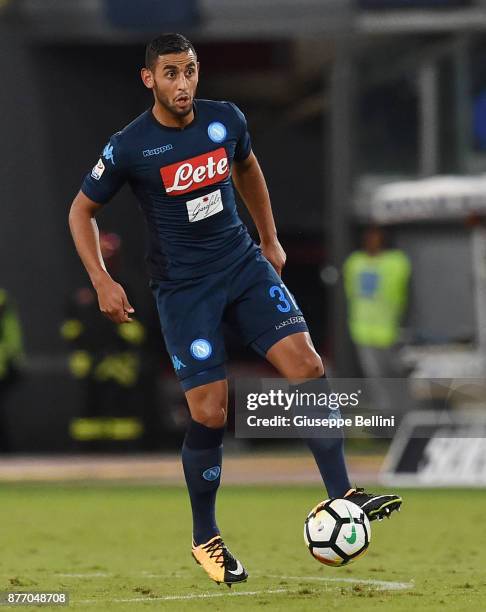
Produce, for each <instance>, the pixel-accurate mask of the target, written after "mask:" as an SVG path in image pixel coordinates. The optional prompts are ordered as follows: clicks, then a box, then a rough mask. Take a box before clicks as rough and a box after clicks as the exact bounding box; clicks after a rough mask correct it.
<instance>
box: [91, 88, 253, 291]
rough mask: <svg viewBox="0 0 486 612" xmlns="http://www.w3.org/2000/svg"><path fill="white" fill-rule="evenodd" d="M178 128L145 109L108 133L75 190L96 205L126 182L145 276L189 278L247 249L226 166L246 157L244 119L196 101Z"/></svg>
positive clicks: (224, 106) (224, 105)
mask: <svg viewBox="0 0 486 612" xmlns="http://www.w3.org/2000/svg"><path fill="white" fill-rule="evenodd" d="M194 113H195V116H194V120H193V121H192V122H191V123H190V124H189V125H188V126H186V127H185V128H183V129H180V128H173V127H165V126H164V125H162V124H161V123H159V122H158V121H157V120H156V118H155V117H154V115H153V114H152V111H151V110H150V109H149V110H147V111H146V112H144V113H142V114H141V115H140V116H139V117H137V118H136V119H135V120H134V121H132V123H130V124H129V125H128V126H126V127H125V128H124V129H123V130H121V131H120V132H117V133H116V134H114V135H113V136H112V137H111V138H110V141H109V143H108V144H107V145H106V146H105V148H104V150H103V152H102V154H101V157H100V159H99V161H98V163H97V164H96V166H95V167H94V168H93V170H92V171H91V173H90V174H88V175H87V176H86V177H85V179H84V181H83V184H82V186H81V191H82V192H83V193H84V194H85V195H86V196H87V197H88V198H90V199H91V200H93V201H94V202H97V203H99V204H104V203H105V202H108V200H110V198H112V197H113V196H114V195H115V193H116V192H117V191H118V190H119V189H120V188H121V186H122V185H123V184H124V183H128V184H129V185H130V187H131V189H132V191H133V193H134V194H135V196H136V198H137V199H138V201H139V203H140V206H141V208H142V210H143V212H144V214H145V218H146V221H147V225H148V230H149V240H150V243H149V252H148V262H149V269H150V275H151V277H152V278H154V279H157V280H166V279H168V280H179V279H190V278H196V277H200V276H204V275H205V274H209V273H212V272H217V271H218V270H222V269H224V268H226V266H228V265H229V264H231V263H232V262H233V261H235V260H236V259H238V258H239V257H241V256H242V255H244V254H245V253H246V252H247V251H248V250H249V249H250V248H251V247H252V245H253V241H252V239H251V238H250V236H249V234H248V231H247V229H246V227H245V226H244V225H243V223H242V221H241V219H240V218H239V216H238V212H237V210H236V202H235V194H234V190H233V185H232V182H231V165H232V163H233V161H242V160H244V159H246V158H247V157H248V155H249V154H250V152H251V142H250V136H249V134H248V130H247V125H246V119H245V116H244V115H243V113H242V112H241V111H240V110H239V109H238V107H237V106H235V105H234V104H232V103H231V102H214V101H211V100H196V101H195V103H194Z"/></svg>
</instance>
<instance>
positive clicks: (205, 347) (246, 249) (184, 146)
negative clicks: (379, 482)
mask: <svg viewBox="0 0 486 612" xmlns="http://www.w3.org/2000/svg"><path fill="white" fill-rule="evenodd" d="M198 77H199V62H198V61H197V55H196V51H195V49H194V46H193V45H192V43H191V42H190V41H189V40H187V39H186V38H185V37H184V36H182V35H180V34H164V35H161V36H159V37H157V38H155V39H154V40H153V41H151V42H150V43H149V44H148V45H147V48H146V55H145V66H144V67H143V68H142V70H141V78H142V81H143V84H144V85H145V87H147V88H148V89H149V90H151V92H152V94H153V106H152V107H151V108H149V109H148V110H146V111H145V112H143V113H142V114H141V115H139V117H137V118H136V119H134V120H133V121H132V122H131V123H130V124H129V125H127V126H126V127H125V128H124V129H122V130H121V131H120V132H117V133H116V134H114V135H113V136H112V137H111V139H110V141H109V142H108V143H107V145H106V146H105V148H104V149H103V151H102V153H101V157H100V158H99V160H98V162H97V163H96V165H95V166H94V167H93V169H92V171H91V173H89V174H87V175H86V178H85V180H84V182H83V184H82V186H81V190H80V191H79V193H78V194H77V196H76V197H75V199H74V201H73V204H72V206H71V210H70V214H69V222H70V227H71V232H72V235H73V238H74V242H75V244H76V248H77V250H78V253H79V255H80V257H81V260H82V261H83V263H84V266H85V268H86V270H87V272H88V274H89V276H90V278H91V281H92V283H93V286H94V287H95V288H96V291H97V293H98V299H99V305H100V310H101V311H102V312H104V313H106V314H107V315H108V316H109V317H110V318H111V319H112V321H114V322H115V323H123V322H126V321H130V320H131V317H132V315H133V313H134V308H133V307H132V306H131V304H130V302H129V300H128V298H127V295H126V292H125V290H124V288H123V287H122V286H121V285H120V284H119V283H117V282H115V281H114V280H113V279H112V278H111V276H110V275H109V274H108V272H107V270H106V269H105V265H104V263H103V259H102V258H101V257H100V251H99V248H98V234H97V230H96V221H95V216H96V214H97V213H98V212H99V211H100V209H101V208H102V207H103V205H104V204H106V203H107V202H108V201H109V200H110V199H111V198H112V197H113V196H114V195H115V194H116V193H117V191H118V190H119V189H120V188H121V186H122V185H123V184H124V183H126V182H128V183H129V184H130V186H131V188H132V190H133V192H134V194H135V195H136V197H137V199H138V200H139V203H140V205H141V208H142V211H143V212H144V213H145V216H146V220H147V224H148V228H149V234H150V251H149V257H148V262H149V265H150V273H151V288H152V291H153V294H154V297H155V299H156V302H157V308H158V312H159V316H160V323H161V327H162V331H163V334H164V338H165V342H166V346H167V350H168V352H169V354H170V356H171V359H172V362H173V365H174V370H175V373H176V376H177V377H178V379H179V381H180V383H181V386H182V388H183V389H184V391H185V394H186V399H187V402H188V405H189V410H190V413H191V421H190V423H189V427H188V430H187V433H186V437H185V440H184V444H183V448H182V463H183V468H184V475H185V478H186V483H187V487H188V491H189V497H190V501H191V506H192V513H193V542H192V555H193V557H194V558H195V559H196V561H197V562H198V563H199V564H200V565H201V566H202V567H203V569H204V570H205V571H206V573H207V574H208V576H209V577H210V578H211V579H212V580H214V581H215V582H218V583H225V584H228V585H229V586H231V585H232V584H234V583H238V582H243V581H245V580H246V579H247V577H248V574H247V572H246V570H245V569H244V567H243V565H242V564H241V562H240V561H238V560H237V559H236V558H235V557H234V556H233V555H232V554H231V553H230V551H229V550H228V548H227V547H226V545H225V543H224V541H223V539H222V537H221V535H220V531H219V528H218V526H217V523H216V516H215V504H216V494H217V491H218V488H219V485H220V478H221V466H222V452H223V447H222V441H223V436H224V430H225V424H226V417H227V408H228V382H227V373H226V367H225V362H226V349H225V344H224V338H223V327H222V323H223V320H227V321H229V322H230V324H231V325H232V327H233V328H234V329H235V330H236V331H237V333H238V335H239V337H240V338H241V339H242V340H243V342H244V343H245V344H247V345H248V346H251V347H252V348H254V350H255V351H256V352H258V353H259V354H260V355H261V356H262V357H265V358H266V359H267V360H268V361H269V362H270V363H271V364H272V365H273V366H274V367H275V368H276V370H277V371H278V372H279V374H280V375H282V376H283V377H285V378H287V379H288V380H293V381H295V380H299V379H300V380H302V379H315V378H322V381H321V382H322V387H321V388H325V389H329V386H328V385H329V383H328V382H327V380H326V378H325V374H324V366H323V364H322V361H321V358H320V356H319V355H318V354H317V352H316V351H315V349H314V346H313V344H312V340H311V337H310V334H309V332H308V328H307V324H306V322H305V319H304V316H303V315H302V312H301V310H300V309H299V307H298V305H297V304H296V302H295V300H294V297H293V296H292V294H291V293H290V292H289V290H288V289H287V287H286V286H285V284H284V283H283V282H282V279H281V277H280V274H281V272H282V269H283V267H284V265H285V259H286V256H285V253H284V251H283V249H282V247H281V245H280V242H279V240H278V238H277V230H276V227H275V222H274V218H273V213H272V208H271V203H270V198H269V194H268V190H267V186H266V183H265V179H264V177H263V173H262V171H261V169H260V166H259V163H258V161H257V158H256V156H255V154H254V153H253V151H252V147H251V139H250V135H249V132H248V127H247V122H246V118H245V116H244V114H243V113H242V112H241V110H240V109H239V108H238V107H237V106H236V105H235V104H233V103H231V102H220V101H214V100H203V99H196V98H195V94H196V88H197V84H198ZM115 102H116V101H115ZM234 187H236V189H237V190H238V192H239V194H240V195H241V197H242V200H243V202H244V203H245V205H246V206H247V208H248V210H249V212H250V215H251V217H252V218H253V220H254V222H255V225H256V228H257V231H258V234H259V238H260V245H259V246H258V245H257V244H255V243H254V241H253V240H252V238H251V236H250V234H249V232H248V230H247V228H246V227H245V226H244V224H243V223H242V221H241V219H240V217H239V215H238V212H237V208H236V201H235V191H234ZM328 392H329V391H328ZM340 433H341V434H342V432H340ZM306 442H307V443H308V445H309V447H310V449H311V451H312V453H313V455H314V458H315V460H316V463H317V466H318V468H319V471H320V473H321V476H322V478H323V481H324V483H325V486H326V488H327V493H328V496H329V497H344V496H346V499H348V500H349V501H351V502H354V503H356V504H357V505H360V506H361V507H362V508H363V510H364V511H365V512H366V513H367V515H368V516H369V518H370V520H373V519H378V518H382V517H383V516H388V515H389V514H390V513H391V512H392V511H393V510H398V509H399V507H400V504H401V503H402V500H401V498H400V497H399V496H397V495H392V494H390V495H374V494H372V493H366V492H364V491H363V490H362V489H359V490H356V489H353V488H351V485H350V483H349V478H348V474H347V469H346V465H345V460H344V443H343V436H342V435H341V436H336V437H332V438H329V437H328V438H313V439H311V440H306ZM236 511H237V510H236Z"/></svg>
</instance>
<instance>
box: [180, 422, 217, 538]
mask: <svg viewBox="0 0 486 612" xmlns="http://www.w3.org/2000/svg"><path fill="white" fill-rule="evenodd" d="M224 430H225V428H224V427H221V428H217V429H213V428H210V427H206V426H205V425H202V424H201V423H198V422H197V421H193V420H191V422H190V424H189V427H188V430H187V433H186V437H185V439H184V444H183V447H182V465H183V468H184V476H185V478H186V483H187V488H188V491H189V497H190V499H191V507H192V517H193V539H194V543H195V544H196V545H199V544H202V543H204V542H207V541H209V540H210V539H211V538H213V537H214V536H215V535H217V534H219V529H218V527H217V524H216V516H215V506H216V494H217V491H218V487H219V483H220V478H221V465H222V455H223V445H222V441H223V435H224Z"/></svg>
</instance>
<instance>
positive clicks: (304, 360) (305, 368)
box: [292, 353, 324, 378]
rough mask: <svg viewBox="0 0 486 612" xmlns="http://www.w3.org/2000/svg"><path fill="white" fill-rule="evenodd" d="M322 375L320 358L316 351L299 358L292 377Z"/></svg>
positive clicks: (322, 369) (322, 367)
mask: <svg viewBox="0 0 486 612" xmlns="http://www.w3.org/2000/svg"><path fill="white" fill-rule="evenodd" d="M321 376H324V366H323V364H322V359H321V358H320V357H319V355H318V354H317V353H306V354H304V355H302V356H301V357H300V358H299V361H298V363H297V364H296V366H295V372H293V373H292V377H293V378H320V377H321Z"/></svg>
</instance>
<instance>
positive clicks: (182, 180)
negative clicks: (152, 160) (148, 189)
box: [160, 147, 229, 196]
mask: <svg viewBox="0 0 486 612" xmlns="http://www.w3.org/2000/svg"><path fill="white" fill-rule="evenodd" d="M160 175H161V177H162V182H163V183H164V187H165V191H166V192H167V195H171V196H177V195H181V194H184V193H189V192H190V191H194V190H195V189H201V188H202V187H207V186H208V185H214V183H219V182H220V181H222V180H224V179H225V178H227V177H228V176H229V163H228V157H227V155H226V149H225V148H224V147H220V148H219V149H216V150H215V151H209V152H208V153H203V154H202V155H198V156H197V157H191V158H190V159H185V160H183V161H180V162H177V163H175V164H171V165H170V166H165V167H164V168H161V169H160Z"/></svg>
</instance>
